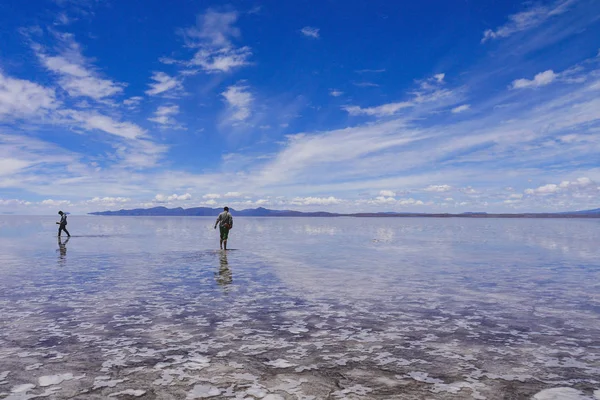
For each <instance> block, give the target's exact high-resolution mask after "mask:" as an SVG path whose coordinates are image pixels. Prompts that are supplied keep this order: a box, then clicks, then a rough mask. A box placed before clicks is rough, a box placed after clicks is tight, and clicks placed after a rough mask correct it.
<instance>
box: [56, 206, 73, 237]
mask: <svg viewBox="0 0 600 400" xmlns="http://www.w3.org/2000/svg"><path fill="white" fill-rule="evenodd" d="M58 215H60V222H57V223H56V224H57V225H58V237H60V233H61V232H62V231H65V233H66V234H67V236H68V237H71V234H70V233H69V231H68V230H67V214H65V213H64V212H62V211H59V212H58Z"/></svg>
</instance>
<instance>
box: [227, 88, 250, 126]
mask: <svg viewBox="0 0 600 400" xmlns="http://www.w3.org/2000/svg"><path fill="white" fill-rule="evenodd" d="M248 89H249V87H248V86H247V85H245V84H243V83H238V84H236V85H232V86H229V87H228V88H227V90H225V91H224V92H223V93H221V95H222V96H223V98H224V99H225V101H226V102H227V104H228V106H229V117H228V119H229V120H231V121H233V122H241V121H245V120H247V119H248V118H249V117H250V115H251V114H252V111H251V107H252V103H253V101H254V96H252V93H251V92H250V91H249V90H248Z"/></svg>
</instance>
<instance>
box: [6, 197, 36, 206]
mask: <svg viewBox="0 0 600 400" xmlns="http://www.w3.org/2000/svg"><path fill="white" fill-rule="evenodd" d="M31 204H32V203H31V202H30V201H26V200H20V199H2V198H0V206H29V205H31Z"/></svg>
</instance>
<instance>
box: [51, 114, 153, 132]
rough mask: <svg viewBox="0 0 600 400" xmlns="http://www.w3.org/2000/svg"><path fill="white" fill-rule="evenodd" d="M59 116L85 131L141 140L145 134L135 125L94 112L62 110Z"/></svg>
mask: <svg viewBox="0 0 600 400" xmlns="http://www.w3.org/2000/svg"><path fill="white" fill-rule="evenodd" d="M60 114H61V115H62V116H64V117H67V121H75V122H76V123H77V124H78V125H80V126H82V127H83V128H85V129H88V130H94V129H97V130H101V131H103V132H106V133H110V134H112V135H116V136H120V137H123V138H126V139H136V138H141V137H143V136H145V133H146V131H144V130H143V129H142V128H140V127H139V126H138V125H136V124H133V123H131V122H119V121H115V120H114V119H112V118H111V117H109V116H106V115H102V114H98V113H97V112H95V111H76V110H64V111H61V112H60Z"/></svg>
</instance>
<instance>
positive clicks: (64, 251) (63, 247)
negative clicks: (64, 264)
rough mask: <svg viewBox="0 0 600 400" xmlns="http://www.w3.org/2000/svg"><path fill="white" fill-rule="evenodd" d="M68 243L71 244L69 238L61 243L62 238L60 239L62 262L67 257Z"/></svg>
mask: <svg viewBox="0 0 600 400" xmlns="http://www.w3.org/2000/svg"><path fill="white" fill-rule="evenodd" d="M67 243H69V238H67V239H66V240H65V241H64V242H61V241H60V237H59V238H58V251H59V252H60V259H61V260H62V259H64V258H65V257H66V256H67Z"/></svg>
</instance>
